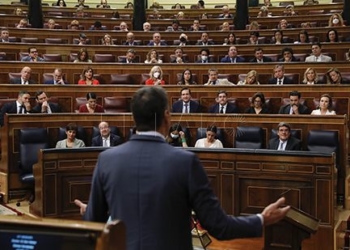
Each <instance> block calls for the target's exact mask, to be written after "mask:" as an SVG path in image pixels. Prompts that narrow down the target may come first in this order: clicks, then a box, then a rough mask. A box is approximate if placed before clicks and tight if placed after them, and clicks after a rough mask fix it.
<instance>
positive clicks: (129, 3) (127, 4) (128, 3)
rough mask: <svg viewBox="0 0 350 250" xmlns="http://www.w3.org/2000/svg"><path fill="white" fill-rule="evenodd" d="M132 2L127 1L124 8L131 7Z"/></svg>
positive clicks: (132, 6) (132, 5)
mask: <svg viewBox="0 0 350 250" xmlns="http://www.w3.org/2000/svg"><path fill="white" fill-rule="evenodd" d="M133 8H134V4H133V3H132V2H127V3H126V5H125V6H124V9H133Z"/></svg>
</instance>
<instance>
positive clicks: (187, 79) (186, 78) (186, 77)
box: [177, 69, 197, 85]
mask: <svg viewBox="0 0 350 250" xmlns="http://www.w3.org/2000/svg"><path fill="white" fill-rule="evenodd" d="M196 84H197V83H196V82H195V81H193V76H192V71H191V70H190V69H185V70H184V71H182V74H181V80H180V81H179V82H178V83H177V85H196Z"/></svg>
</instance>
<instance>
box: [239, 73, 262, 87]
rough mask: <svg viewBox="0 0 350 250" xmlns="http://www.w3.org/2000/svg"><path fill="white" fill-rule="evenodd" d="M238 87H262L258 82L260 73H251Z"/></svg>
mask: <svg viewBox="0 0 350 250" xmlns="http://www.w3.org/2000/svg"><path fill="white" fill-rule="evenodd" d="M237 85H260V83H259V81H258V72H256V71H255V70H251V71H249V72H248V73H247V76H246V77H245V79H244V80H241V81H239V82H238V83H237Z"/></svg>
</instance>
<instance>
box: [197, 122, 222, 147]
mask: <svg viewBox="0 0 350 250" xmlns="http://www.w3.org/2000/svg"><path fill="white" fill-rule="evenodd" d="M216 134H217V128H216V126H209V127H207V132H206V137H205V138H202V139H198V140H197V141H196V145H195V146H194V147H195V148H223V147H224V146H223V145H222V143H221V141H220V140H219V139H215V136H216Z"/></svg>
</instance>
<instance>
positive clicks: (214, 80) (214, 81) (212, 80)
mask: <svg viewBox="0 0 350 250" xmlns="http://www.w3.org/2000/svg"><path fill="white" fill-rule="evenodd" d="M208 73H209V80H208V82H207V83H205V84H204V85H235V84H234V83H232V82H230V81H229V80H227V79H218V70H217V69H214V68H212V69H209V70H208Z"/></svg>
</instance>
